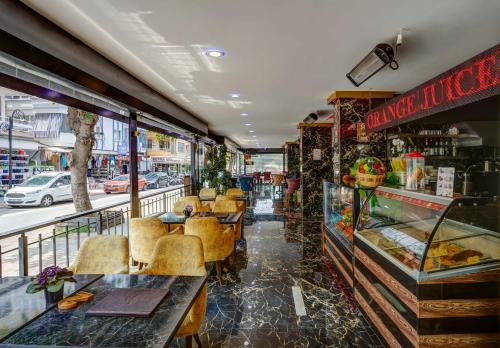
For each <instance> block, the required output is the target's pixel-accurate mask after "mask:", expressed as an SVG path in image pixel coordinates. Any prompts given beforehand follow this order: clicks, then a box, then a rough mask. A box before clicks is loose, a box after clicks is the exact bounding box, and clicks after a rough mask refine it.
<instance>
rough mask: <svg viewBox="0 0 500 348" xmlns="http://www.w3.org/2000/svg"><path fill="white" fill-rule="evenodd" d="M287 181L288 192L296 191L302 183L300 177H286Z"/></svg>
mask: <svg viewBox="0 0 500 348" xmlns="http://www.w3.org/2000/svg"><path fill="white" fill-rule="evenodd" d="M286 183H287V185H288V189H287V190H286V192H287V193H289V194H292V193H294V192H295V191H296V190H297V188H298V187H299V185H300V179H286Z"/></svg>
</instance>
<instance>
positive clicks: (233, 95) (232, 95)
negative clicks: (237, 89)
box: [228, 93, 240, 98]
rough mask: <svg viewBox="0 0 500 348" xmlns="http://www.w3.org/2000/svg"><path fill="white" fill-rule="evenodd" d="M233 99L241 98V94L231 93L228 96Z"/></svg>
mask: <svg viewBox="0 0 500 348" xmlns="http://www.w3.org/2000/svg"><path fill="white" fill-rule="evenodd" d="M228 95H229V96H230V97H231V98H239V97H240V94H239V93H229V94H228Z"/></svg>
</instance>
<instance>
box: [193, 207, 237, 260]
mask: <svg viewBox="0 0 500 348" xmlns="http://www.w3.org/2000/svg"><path fill="white" fill-rule="evenodd" d="M184 235H185V236H197V237H199V238H200V239H201V241H202V243H203V251H204V253H205V261H206V262H209V261H214V260H223V259H224V258H226V257H227V256H228V254H229V253H231V250H232V249H233V245H234V232H233V231H232V230H231V233H230V234H229V236H231V238H227V235H225V234H223V229H222V227H221V224H220V223H219V219H217V218H216V217H192V218H189V219H187V220H186V223H185V225H184Z"/></svg>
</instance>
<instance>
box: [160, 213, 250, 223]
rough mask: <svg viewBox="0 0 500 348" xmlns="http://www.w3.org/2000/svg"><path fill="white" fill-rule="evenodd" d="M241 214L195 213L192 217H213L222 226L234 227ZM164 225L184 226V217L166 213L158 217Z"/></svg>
mask: <svg viewBox="0 0 500 348" xmlns="http://www.w3.org/2000/svg"><path fill="white" fill-rule="evenodd" d="M242 214H243V213H242V212H238V213H216V214H213V213H195V214H194V215H193V216H201V217H203V216H215V217H217V218H218V219H219V222H220V223H221V224H223V225H234V224H237V223H238V221H239V220H240V218H241V216H242ZM158 218H159V219H160V220H162V221H163V223H164V224H168V225H174V224H184V223H185V222H186V217H185V216H184V215H183V214H177V213H172V212H168V213H165V214H163V215H160V216H158Z"/></svg>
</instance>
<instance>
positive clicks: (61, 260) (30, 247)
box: [0, 186, 191, 278]
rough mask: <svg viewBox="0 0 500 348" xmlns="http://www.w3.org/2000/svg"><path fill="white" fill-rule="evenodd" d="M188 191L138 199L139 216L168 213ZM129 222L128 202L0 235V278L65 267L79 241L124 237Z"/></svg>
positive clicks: (186, 188)
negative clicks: (99, 236)
mask: <svg viewBox="0 0 500 348" xmlns="http://www.w3.org/2000/svg"><path fill="white" fill-rule="evenodd" d="M190 191H191V187H190V186H181V187H176V188H169V189H166V190H162V191H156V192H154V193H151V194H147V195H144V196H142V197H140V198H139V201H140V213H141V216H142V217H146V216H154V215H160V214H161V213H164V212H167V211H172V209H173V206H174V204H175V202H176V201H177V200H178V199H179V198H180V197H182V196H185V195H189V193H190ZM33 213H36V211H33ZM129 221H130V201H129V200H128V201H122V202H119V203H115V204H111V205H107V206H104V207H101V208H98V209H93V210H88V211H85V212H80V213H75V214H71V215H66V216H62V217H59V218H56V219H54V220H50V221H47V222H44V223H39V224H35V225H32V226H28V227H23V228H19V229H15V230H11V231H9V232H7V233H4V234H2V235H0V278H2V277H3V276H15V275H19V276H26V275H33V274H37V273H39V272H40V271H41V270H42V269H43V268H44V267H47V266H50V265H56V264H59V265H63V264H64V265H66V266H69V265H70V263H71V262H72V261H73V259H74V257H75V256H76V254H77V252H78V249H79V248H80V245H81V243H82V242H83V240H85V239H86V238H88V237H90V236H95V235H100V234H105V235H126V236H127V237H128V235H129V229H128V222H129Z"/></svg>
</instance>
